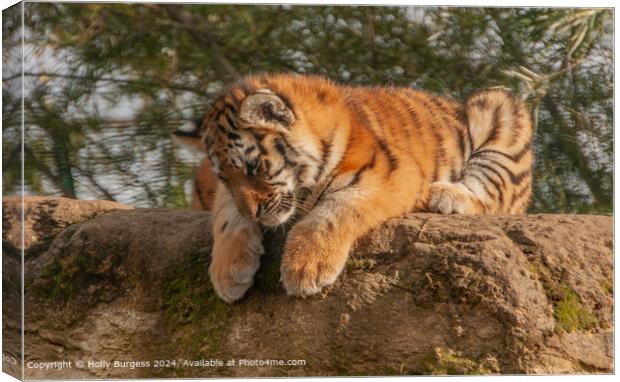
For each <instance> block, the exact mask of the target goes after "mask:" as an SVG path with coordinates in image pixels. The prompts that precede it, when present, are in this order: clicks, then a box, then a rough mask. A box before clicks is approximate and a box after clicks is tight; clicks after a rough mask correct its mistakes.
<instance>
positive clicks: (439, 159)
mask: <svg viewBox="0 0 620 382" xmlns="http://www.w3.org/2000/svg"><path fill="white" fill-rule="evenodd" d="M407 94H408V95H411V96H413V97H414V100H415V101H417V102H418V103H421V104H422V107H423V108H425V109H426V110H431V107H430V105H429V104H428V102H426V100H424V99H421V98H420V96H419V95H418V94H417V93H416V92H414V91H410V92H408V93H407ZM429 115H430V118H428V122H429V124H430V129H431V132H432V134H433V137H435V141H436V142H437V151H435V153H434V162H435V169H434V170H433V177H432V179H431V181H432V182H435V181H437V180H438V179H439V170H440V166H441V165H442V164H444V163H443V159H444V158H445V156H446V151H445V148H444V147H443V144H444V142H445V139H444V138H443V137H442V136H441V134H440V133H439V131H438V129H437V124H436V123H435V122H436V121H435V120H434V118H433V115H432V114H430V113H429Z"/></svg>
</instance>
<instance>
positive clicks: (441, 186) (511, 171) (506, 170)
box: [429, 90, 532, 214]
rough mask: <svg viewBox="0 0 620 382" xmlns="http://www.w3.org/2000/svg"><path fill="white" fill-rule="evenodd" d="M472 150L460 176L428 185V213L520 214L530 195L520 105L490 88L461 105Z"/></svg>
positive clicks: (526, 133) (526, 131)
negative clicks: (452, 179)
mask: <svg viewBox="0 0 620 382" xmlns="http://www.w3.org/2000/svg"><path fill="white" fill-rule="evenodd" d="M465 111H466V116H467V125H468V130H469V139H470V141H471V142H470V143H471V147H472V152H471V154H470V156H469V158H468V159H467V161H466V163H465V166H464V168H463V171H462V173H461V178H460V179H459V180H458V181H456V182H454V183H451V182H434V183H432V184H431V185H430V198H429V210H430V211H432V212H439V213H443V214H450V213H465V214H478V213H489V214H518V213H524V212H525V210H526V208H527V205H528V203H529V198H530V195H531V165H532V149H531V138H532V124H531V121H530V117H529V114H528V111H527V109H526V108H525V106H524V105H523V104H522V103H521V102H520V101H519V100H517V99H515V98H513V97H511V96H510V94H508V93H506V92H504V91H501V90H490V91H485V92H482V93H479V94H477V95H475V96H473V97H472V98H470V99H469V100H468V101H467V103H466V105H465Z"/></svg>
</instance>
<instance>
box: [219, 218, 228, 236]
mask: <svg viewBox="0 0 620 382" xmlns="http://www.w3.org/2000/svg"><path fill="white" fill-rule="evenodd" d="M226 227H228V220H227V221H225V222H224V224H222V228H220V232H222V233H223V232H224V230H225V229H226Z"/></svg>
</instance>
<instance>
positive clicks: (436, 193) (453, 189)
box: [428, 182, 473, 214]
mask: <svg viewBox="0 0 620 382" xmlns="http://www.w3.org/2000/svg"><path fill="white" fill-rule="evenodd" d="M428 209H429V210H430V211H431V212H436V213H440V214H467V213H472V212H473V211H472V208H471V191H470V190H469V189H468V188H467V187H465V186H464V185H463V184H461V183H449V182H435V183H432V184H431V186H430V199H429V203H428Z"/></svg>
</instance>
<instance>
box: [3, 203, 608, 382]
mask: <svg viewBox="0 0 620 382" xmlns="http://www.w3.org/2000/svg"><path fill="white" fill-rule="evenodd" d="M5 201H6V200H5ZM7 203H10V201H9V202H7ZM31 203H32V205H33V206H37V205H39V204H40V203H46V202H44V201H43V200H38V199H33V200H32V201H31ZM62 203H68V204H67V206H68V211H72V210H73V208H74V207H72V205H75V208H76V209H82V208H83V206H85V205H86V204H84V203H87V204H89V203H93V202H83V201H70V202H66V201H63V202H62ZM91 206H92V209H90V210H89V211H91V212H89V213H79V214H77V215H72V216H78V215H79V218H76V219H73V220H71V219H67V220H65V221H66V222H67V224H66V225H63V224H50V225H47V226H45V227H46V228H44V229H39V228H34V225H35V224H36V223H34V222H37V221H39V222H40V221H48V220H49V219H51V220H54V219H55V218H54V216H58V215H54V213H53V212H49V211H48V210H46V209H45V208H33V209H32V210H31V211H36V212H35V215H36V214H39V215H36V216H32V217H31V218H29V219H26V225H27V227H25V229H26V230H28V229H32V230H33V232H38V233H37V235H38V236H37V237H39V238H40V237H53V240H43V241H41V240H38V241H37V240H34V241H33V242H28V243H26V247H27V248H25V250H26V253H27V255H26V259H25V262H26V270H25V285H26V289H25V303H26V316H25V324H26V328H25V343H26V350H25V353H26V354H25V359H26V362H28V361H37V362H39V361H55V360H70V361H72V362H73V365H72V367H69V368H63V369H61V370H58V369H50V370H47V371H46V370H41V369H34V368H26V369H25V376H26V378H42V377H44V376H45V377H47V378H91V379H92V378H106V377H108V378H110V377H114V378H131V377H143V378H144V377H209V376H211V377H213V376H225V377H228V376H302V375H307V376H314V375H316V376H319V375H394V374H409V375H411V374H498V373H510V374H515V373H584V372H585V373H609V372H612V371H613V317H612V312H613V286H612V280H613V268H612V263H613V254H612V253H613V249H612V248H613V231H612V219H611V218H610V217H605V216H585V215H531V216H522V217H515V216H512V217H508V216H455V215H452V216H441V215H431V214H411V215H409V216H405V217H402V218H398V219H392V220H390V221H388V222H386V223H385V224H384V225H383V226H381V227H379V228H377V229H375V230H373V231H372V232H370V233H368V234H367V235H366V236H365V237H363V238H362V239H360V240H359V241H358V243H357V244H356V247H355V248H354V250H353V251H352V254H351V259H350V260H349V263H348V265H347V268H346V270H345V272H344V273H343V274H342V275H341V277H340V278H339V280H338V281H337V282H336V284H335V285H333V286H332V287H330V288H328V289H326V290H325V291H324V292H323V293H322V294H321V295H320V296H316V297H312V298H307V299H299V298H293V297H288V296H286V295H285V293H284V291H283V289H282V287H281V285H280V284H279V281H278V279H279V259H278V257H279V253H280V250H281V244H282V234H279V235H278V234H271V233H268V234H267V236H266V238H265V246H266V248H267V254H266V255H265V256H264V257H263V259H262V264H261V269H260V270H259V273H258V275H257V279H256V282H255V285H254V287H253V288H252V289H251V290H250V292H249V293H248V296H247V297H246V298H244V299H243V300H242V301H240V302H239V303H237V304H234V305H227V304H225V303H223V302H221V301H220V300H218V299H217V298H216V297H215V296H214V294H213V291H212V289H211V286H210V283H209V277H208V274H207V267H208V264H209V252H210V246H211V237H210V234H209V229H208V227H209V223H210V214H209V213H206V212H186V211H174V210H166V209H135V210H125V211H112V212H109V210H110V208H113V206H109V205H101V204H99V205H96V204H92V205H91ZM7 210H8V211H14V210H15V209H14V208H12V207H10V206H9V208H7V204H5V211H7ZM17 211H18V209H17ZM99 212H105V213H102V214H99ZM37 216H38V217H37ZM7 218H8V220H10V219H13V218H12V217H11V216H7V215H6V212H5V216H4V220H5V221H7ZM78 220H82V222H79V223H78ZM11 221H12V220H11ZM39 227H42V226H41V225H39ZM6 228H7V227H5V226H4V225H3V233H4V235H5V240H4V241H3V247H4V248H5V249H8V250H9V251H12V250H16V248H17V245H16V243H15V241H14V240H11V239H9V240H7V239H6V235H7V232H10V227H9V229H8V230H7V229H6ZM37 243H38V244H37ZM41 243H43V244H41ZM37 245H38V246H39V247H38V249H37V250H36V251H32V250H31V249H32V248H34V246H37ZM11 247H13V249H11ZM5 252H6V251H5ZM4 257H5V256H3V259H4ZM3 261H4V260H3ZM5 264H7V263H6V262H5ZM16 264H17V263H15V264H13V263H10V264H8V265H9V266H12V267H14V266H15V265H16ZM5 285H7V284H5ZM18 285H19V284H18ZM13 287H14V285H13ZM5 289H6V287H5ZM3 297H4V296H3ZM6 306H7V305H6V300H5V307H6ZM3 329H4V331H5V332H4V333H5V338H6V336H7V335H9V336H11V335H13V336H16V335H17V332H16V330H15V327H10V326H9V327H7V326H6V325H5V327H4V328H3ZM244 359H245V360H252V361H253V360H263V361H264V360H285V362H284V363H286V361H287V360H303V362H304V363H305V364H303V365H300V364H299V362H297V364H296V365H292V364H291V365H286V364H285V365H276V364H275V362H274V361H272V362H270V363H269V364H264V362H263V364H262V365H259V366H256V365H253V366H242V365H240V360H244ZM100 360H103V361H110V362H112V365H111V367H108V368H106V367H105V366H103V364H95V363H93V362H92V361H100ZM215 360H218V361H222V362H223V363H224V365H219V366H218V365H213V364H214V363H216V361H215ZM230 360H235V366H232V365H230V364H229V365H226V364H225V363H226V362H227V361H230ZM76 361H83V363H84V364H83V365H79V364H78V365H76V364H75V362H76ZM88 361H91V363H89V362H88ZM114 361H116V362H117V364H116V365H115V364H114V363H113V362H114ZM158 361H159V362H158ZM187 361H192V362H195V363H187ZM252 361H250V362H252ZM147 362H148V367H144V366H146V363H147ZM173 362H176V365H174V364H173ZM184 362H185V363H184ZM5 364H6V362H5Z"/></svg>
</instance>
